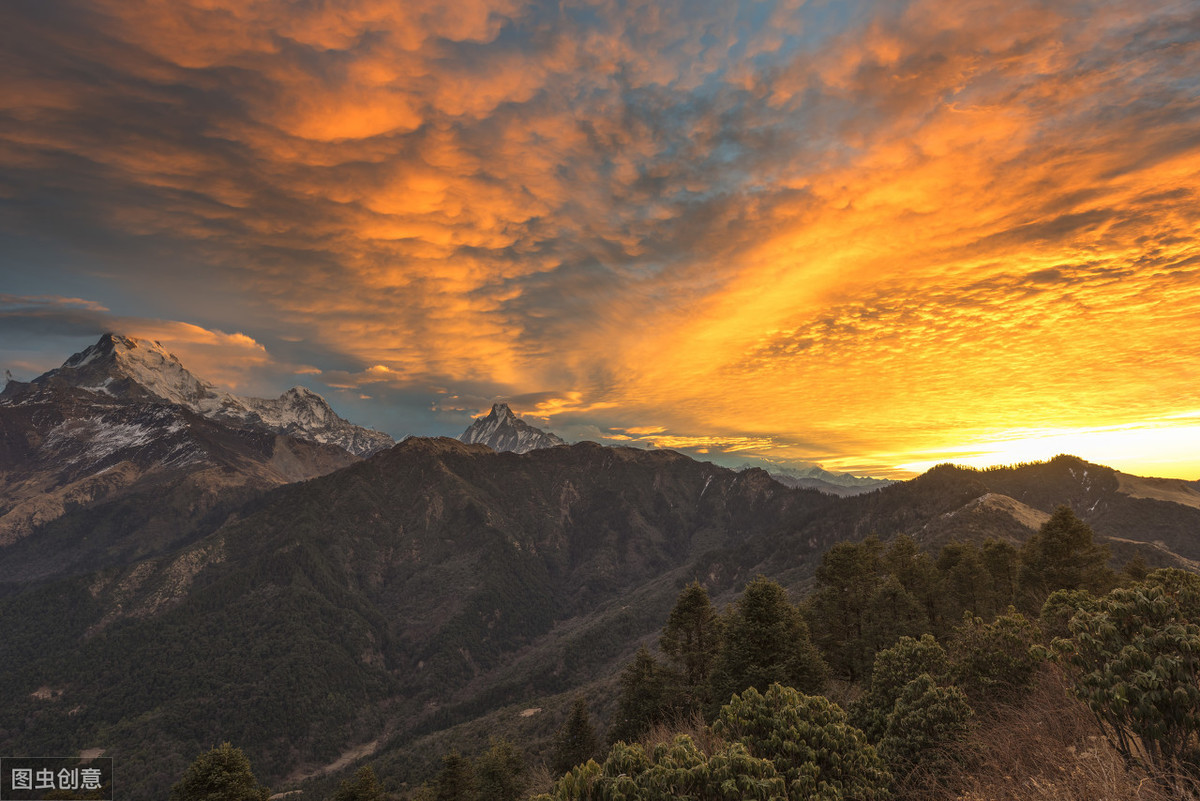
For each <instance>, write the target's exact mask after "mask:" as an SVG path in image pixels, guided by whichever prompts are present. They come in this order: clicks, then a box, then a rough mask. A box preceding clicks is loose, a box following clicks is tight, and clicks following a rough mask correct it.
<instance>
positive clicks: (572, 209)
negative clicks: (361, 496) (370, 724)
mask: <svg viewBox="0 0 1200 801" xmlns="http://www.w3.org/2000/svg"><path fill="white" fill-rule="evenodd" d="M0 68H2V70H3V75H4V76H5V77H4V80H3V86H2V87H0V368H4V369H8V370H10V371H11V373H12V375H13V376H14V377H15V378H17V379H22V380H28V379H29V378H32V377H34V376H36V375H38V374H39V373H41V372H43V371H45V370H47V369H49V368H52V367H54V366H57V365H58V364H60V363H61V362H62V361H63V360H64V359H65V358H66V357H67V356H68V355H70V354H71V353H73V352H76V351H78V350H81V349H82V348H83V347H86V346H87V345H88V344H90V343H91V342H93V341H94V340H95V339H96V338H97V337H98V336H99V335H100V334H101V333H104V332H105V331H116V332H118V333H124V334H126V335H131V336H141V337H149V338H152V339H157V340H159V341H161V342H162V344H163V345H164V346H166V347H168V348H169V349H170V350H172V351H173V352H175V353H176V354H177V355H178V356H179V357H180V358H181V359H182V360H183V362H184V364H185V365H187V366H188V367H189V368H190V369H191V370H192V371H193V372H194V373H196V374H197V375H200V376H202V377H204V378H207V379H209V380H211V381H213V382H214V383H216V384H218V385H220V386H222V387H226V388H229V389H232V390H234V391H237V392H241V393H243V394H257V395H272V396H273V395H277V394H279V393H280V392H282V391H283V390H285V389H287V388H288V387H290V386H293V385H296V384H302V385H305V386H308V387H309V388H311V389H313V390H315V391H317V392H319V393H321V394H322V395H324V396H325V397H326V398H327V399H328V400H329V401H330V403H331V404H332V405H333V406H334V408H335V409H337V410H338V411H339V412H340V413H341V414H342V415H343V416H345V417H347V418H349V419H351V420H353V421H355V422H358V423H362V424H366V425H370V426H372V427H375V428H379V429H381V430H384V431H387V432H388V433H390V434H392V435H393V436H396V437H397V438H399V437H401V436H404V435H406V434H418V435H434V434H441V435H452V436H453V435H457V434H458V433H460V432H461V431H462V430H463V429H464V428H465V427H466V425H467V424H468V423H469V422H470V420H471V418H472V417H473V416H475V415H478V414H480V413H482V412H485V411H487V409H488V408H490V406H491V404H492V403H494V402H498V401H503V402H507V403H509V404H510V406H512V408H513V409H514V410H515V411H517V412H518V413H519V414H521V415H522V416H524V417H525V418H526V419H528V420H529V421H530V422H532V423H534V424H535V425H539V426H541V427H544V428H547V429H549V430H553V431H555V432H557V433H559V434H560V435H562V436H564V437H565V438H566V439H568V440H569V441H575V440H581V439H592V440H596V441H600V442H606V443H611V444H629V445H636V446H639V447H663V448H673V449H677V450H681V451H683V452H686V453H689V454H692V455H695V456H697V457H699V458H704V459H711V460H714V461H718V462H720V463H724V464H739V463H742V462H757V463H767V464H777V465H804V464H820V465H822V466H824V467H825V468H827V469H831V470H837V471H849V472H853V473H856V474H859V475H876V476H887V477H904V476H908V475H912V474H915V473H917V472H920V471H922V470H924V469H927V468H928V467H930V466H932V465H934V464H937V463H939V462H946V461H954V462H958V463H963V464H970V465H975V466H984V465H988V464H1010V463H1014V462H1023V461H1034V460H1040V459H1047V458H1050V457H1052V456H1054V455H1055V454H1058V453H1072V454H1075V455H1079V456H1082V457H1083V458H1085V459H1089V460H1091V461H1095V462H1099V463H1101V464H1107V465H1110V466H1113V467H1116V468H1118V469H1121V470H1125V471H1127V472H1133V473H1138V474H1141V475H1159V476H1172V477H1183V478H1189V479H1200V392H1198V389H1200V384H1198V383H1197V380H1196V378H1197V375H1200V197H1197V194H1198V192H1200V14H1197V13H1196V6H1195V3H1194V0H1188V1H1187V2H1164V1H1162V0H1139V2H1136V3H1134V2H1117V1H1106V0H1078V1H1077V2H1056V1H1055V0H913V1H911V2H908V1H906V0H888V2H855V1H854V0H846V1H840V2H823V1H821V0H809V1H808V2H805V1H804V0H778V1H775V0H766V1H764V2H749V1H748V2H723V1H722V2H712V1H706V0H696V1H695V2H693V0H655V1H654V2H639V1H638V0H628V1H625V2H617V1H615V0H595V1H594V2H589V1H588V0H560V1H559V2H542V1H540V0H535V1H532V2H525V1H524V0H457V1H456V2H454V3H446V2H434V1H433V0H404V2H398V1H397V0H6V1H5V2H4V3H2V4H0Z"/></svg>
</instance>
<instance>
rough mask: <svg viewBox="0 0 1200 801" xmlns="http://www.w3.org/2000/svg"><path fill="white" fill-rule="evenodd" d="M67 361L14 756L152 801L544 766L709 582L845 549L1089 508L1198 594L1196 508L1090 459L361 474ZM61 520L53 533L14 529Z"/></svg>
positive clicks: (447, 459)
mask: <svg viewBox="0 0 1200 801" xmlns="http://www.w3.org/2000/svg"><path fill="white" fill-rule="evenodd" d="M113 346H114V347H120V346H121V343H120V342H117V341H115V340H114V343H113ZM85 353H86V352H85ZM72 358H73V360H74V359H78V361H77V362H76V364H74V365H72V366H71V369H73V370H75V371H76V372H74V373H70V372H68V373H65V374H64V373H59V374H58V375H57V376H54V377H50V378H46V380H44V381H42V380H39V381H34V382H31V384H29V385H22V386H18V387H16V388H15V389H13V388H12V387H11V386H10V389H9V390H6V392H5V395H4V397H3V398H2V399H0V425H2V426H3V429H0V430H2V431H3V437H2V438H0V448H2V449H3V450H0V469H2V470H3V474H2V481H3V483H2V484H0V510H7V511H4V516H3V518H0V520H4V521H8V523H7V524H12V525H14V528H12V529H11V531H14V532H19V533H17V534H14V535H10V536H9V537H8V538H7V539H5V540H3V541H0V576H4V577H5V578H4V580H5V581H7V582H8V584H7V586H6V588H5V591H4V593H3V594H2V595H0V699H3V700H4V703H3V704H0V753H5V754H17V755H20V754H69V753H75V752H78V751H82V750H86V749H102V750H103V751H104V753H105V755H106V756H112V757H114V758H115V759H116V760H117V764H118V765H120V766H122V770H121V775H122V776H123V777H124V778H123V780H122V781H123V792H124V795H125V797H127V798H130V799H134V801H138V799H150V798H161V797H164V796H165V795H166V793H167V790H168V788H169V787H170V785H171V784H172V783H173V782H174V781H176V780H177V779H178V777H179V776H180V775H181V774H182V772H183V770H184V769H185V768H186V766H187V765H188V763H189V762H190V761H191V760H192V759H193V758H194V757H195V756H196V755H197V754H199V753H201V752H203V751H206V750H207V749H208V748H210V747H211V746H212V745H213V744H214V743H219V742H223V741H232V742H234V743H235V744H237V745H238V746H240V747H242V748H243V749H244V750H245V751H246V753H247V754H248V755H249V756H250V758H251V760H252V762H253V764H254V766H255V770H256V773H258V775H259V776H260V777H261V778H262V779H264V780H265V781H266V782H267V783H268V784H269V785H270V786H272V787H273V788H274V789H275V790H276V791H283V790H291V789H296V788H301V789H303V788H308V789H309V790H311V791H313V792H311V793H306V794H305V795H303V796H296V798H299V799H302V798H305V797H313V798H321V797H324V796H323V794H324V793H325V790H326V789H327V787H326V786H325V785H321V784H320V782H322V781H326V780H336V778H338V777H339V775H340V774H338V773H337V771H338V770H341V769H342V768H344V767H346V766H348V765H351V764H352V763H353V762H354V760H355V759H357V758H363V757H369V758H370V759H371V760H372V761H373V762H374V763H375V764H376V765H377V766H379V769H380V771H381V772H385V771H386V774H387V775H388V776H390V777H394V778H395V779H397V780H407V781H410V782H418V781H420V780H421V779H423V778H425V777H426V776H427V775H428V774H427V773H426V772H423V771H427V770H428V764H429V761H430V760H431V759H433V758H434V757H436V755H437V754H438V753H439V752H440V751H444V750H449V748H448V747H446V745H445V744H446V743H447V742H448V739H447V738H448V737H450V736H451V734H453V736H454V738H455V739H454V743H455V747H458V748H466V747H468V745H469V744H471V743H479V742H483V743H486V737H487V736H488V735H490V734H495V733H497V732H508V733H510V734H513V735H514V736H518V737H520V738H522V741H523V742H524V743H525V747H527V748H530V749H532V750H534V751H535V752H536V749H537V748H538V747H539V746H538V744H539V743H541V744H542V745H543V746H544V745H545V743H547V742H548V741H549V738H550V735H551V734H552V733H553V731H554V729H555V728H557V726H558V724H559V722H560V718H559V717H558V711H559V710H560V709H562V708H563V707H564V706H565V704H566V703H567V701H568V699H569V698H570V697H572V696H573V695H575V694H577V693H579V692H583V691H586V692H587V693H588V695H589V697H590V699H591V701H592V703H593V708H594V710H595V712H596V716H597V719H598V720H600V721H601V722H603V720H604V719H605V718H606V716H607V715H608V714H609V713H610V712H611V710H612V708H613V705H614V698H615V692H614V690H613V684H614V681H615V676H616V675H617V674H618V673H619V672H620V670H621V668H622V667H623V666H624V665H625V664H626V663H627V662H628V660H629V659H630V657H631V655H632V654H633V652H634V651H635V650H636V649H637V647H638V645H639V644H641V643H643V642H646V641H648V640H649V639H650V638H652V637H653V636H654V634H655V633H656V632H657V631H658V629H659V627H660V626H661V625H662V621H663V620H664V619H665V617H666V614H667V612H668V611H669V609H670V607H671V605H672V603H673V601H674V599H675V597H676V595H677V594H678V592H679V590H680V589H681V588H682V587H683V586H685V585H686V584H687V583H688V582H690V581H692V580H699V581H700V582H702V583H703V584H704V586H705V587H706V588H707V589H708V591H709V593H710V595H711V596H712V597H713V598H714V600H715V601H716V602H717V603H718V605H720V604H723V603H727V602H729V601H730V600H732V599H733V598H735V597H736V595H737V593H738V591H739V590H740V588H741V587H742V586H743V585H744V584H745V582H746V581H748V580H749V579H752V578H754V577H755V576H756V575H764V576H768V577H771V578H774V579H776V580H777V581H779V582H780V583H782V584H783V585H784V586H785V587H787V588H788V589H789V590H790V591H791V592H792V593H793V595H794V596H795V597H799V595H800V594H801V593H803V592H804V591H805V590H806V588H808V587H809V586H810V584H811V581H812V577H813V574H814V572H815V570H816V568H817V566H818V565H819V564H820V558H821V555H822V553H823V552H824V551H825V550H827V549H828V548H829V547H831V546H832V545H834V544H836V543H838V542H842V541H857V540H861V539H863V538H864V537H866V536H868V535H871V534H875V535H877V536H879V537H881V538H883V539H889V538H892V537H895V536H897V535H900V534H906V535H909V536H912V537H913V538H914V539H915V540H917V542H918V543H919V544H921V545H922V546H923V547H926V548H930V549H932V548H936V547H938V546H939V545H940V544H943V543H945V542H948V541H950V540H979V539H982V538H985V537H998V538H1002V539H1005V540H1008V541H1011V542H1020V541H1022V540H1024V539H1025V538H1027V537H1028V536H1030V535H1031V534H1032V533H1033V532H1034V531H1036V529H1037V527H1038V526H1039V525H1041V523H1042V522H1044V520H1045V519H1046V518H1047V517H1048V515H1049V514H1050V513H1051V512H1053V510H1054V509H1055V507H1056V506H1058V505H1059V504H1066V505H1069V506H1070V507H1071V508H1072V509H1074V510H1075V512H1076V513H1077V514H1078V515H1079V516H1080V517H1081V518H1083V519H1084V520H1086V521H1087V522H1088V523H1089V524H1090V525H1091V526H1092V527H1093V528H1094V529H1095V531H1096V533H1097V535H1098V538H1099V539H1101V541H1103V542H1106V543H1107V544H1109V546H1110V547H1111V548H1112V550H1113V552H1114V555H1115V557H1116V561H1117V563H1118V564H1120V563H1122V562H1124V561H1126V560H1128V559H1130V558H1132V557H1133V556H1140V557H1142V559H1144V560H1145V561H1146V563H1147V564H1149V565H1151V566H1156V565H1172V566H1182V567H1187V568H1191V569H1195V568H1196V567H1197V566H1198V565H1200V537H1198V536H1197V532H1200V487H1197V485H1195V484H1192V483H1189V482H1181V481H1173V480H1165V479H1152V478H1142V477H1136V476H1130V475H1126V474H1123V473H1119V472H1117V471H1115V470H1112V469H1110V468H1107V467H1103V466H1100V465H1095V464H1090V463H1087V462H1084V461H1082V460H1080V459H1077V458H1075V457H1070V456H1060V457H1057V458H1055V459H1054V460H1051V461H1050V462H1046V463H1040V464H1032V465H1023V466H1019V467H1011V468H1002V469H994V470H986V471H977V470H970V469H965V468H960V467H954V466H951V465H943V466H940V467H938V468H935V469H933V470H931V471H929V472H928V473H926V474H925V475H922V476H920V477H918V478H916V479H913V480H911V481H906V482H898V483H893V484H890V485H888V486H883V487H880V488H878V489H874V490H872V491H869V492H865V493H863V494H859V495H855V496H852V497H837V496H833V495H829V494H825V493H822V492H817V491H814V490H811V489H803V488H792V487H787V486H784V485H783V484H781V483H779V482H778V481H776V480H775V479H774V478H772V477H771V476H770V475H768V474H767V473H766V472H764V471H763V470H760V469H747V470H742V471H734V470H729V469H725V468H722V467H719V466H716V465H713V464H710V463H707V462H698V461H695V460H693V459H691V458H689V457H687V456H684V455H682V454H678V453H674V452H671V451H665V450H639V449H633V448H624V447H603V446H600V445H597V444H594V443H587V442H583V443H578V444H574V445H558V446H556V447H545V448H536V449H533V450H530V451H528V452H525V453H515V452H511V451H498V450H496V449H494V448H493V447H490V446H485V445H483V444H480V443H465V442H461V441H458V440H454V439H449V438H422V437H411V438H409V439H407V440H405V441H403V442H401V443H399V444H397V445H395V446H394V447H391V448H387V449H382V450H378V451H376V452H375V453H373V454H371V455H370V456H368V457H367V458H361V457H359V456H357V455H355V454H353V453H350V452H349V451H347V450H345V449H344V448H341V447H338V446H336V445H334V444H332V443H319V442H314V441H311V440H306V439H301V438H300V437H298V436H297V435H296V434H294V433H281V432H279V431H273V430H270V429H267V428H265V424H259V423H250V424H246V425H241V424H238V425H234V424H233V423H235V422H236V420H235V419H233V418H229V417H227V418H225V419H218V418H216V417H212V416H209V415H208V414H204V413H202V412H201V410H198V409H196V408H193V406H192V405H190V403H195V402H196V401H195V397H196V395H195V394H194V393H190V392H183V391H182V390H181V391H180V394H178V396H177V397H178V398H179V399H180V400H184V401H189V403H181V402H168V401H167V400H166V399H165V397H164V395H163V394H159V392H166V391H168V390H167V389H165V388H163V387H162V386H161V385H159V389H158V390H157V391H155V392H150V391H149V390H148V389H147V387H146V386H145V384H143V383H142V382H141V381H136V380H133V381H132V383H131V384H130V385H125V384H122V383H121V382H122V381H123V380H124V379H122V378H120V377H113V376H112V375H111V374H106V375H100V374H99V373H96V372H92V374H90V375H87V376H83V373H82V372H81V371H88V370H89V368H92V365H93V364H95V363H96V362H97V361H99V360H100V359H101V358H103V356H99V357H96V358H95V359H92V360H90V361H89V360H88V359H87V357H86V356H81V357H72ZM118 358H120V357H118ZM69 361H71V360H69ZM176 361H177V360H176ZM161 363H162V364H163V365H168V366H167V367H166V369H167V370H168V371H172V372H173V371H174V368H173V367H170V366H169V365H170V364H171V361H170V360H169V359H164V360H163V361H162V362H161ZM67 368H68V365H64V367H63V368H60V370H67ZM92 369H93V370H94V368H92ZM53 372H57V371H52V373H53ZM48 375H51V374H48ZM72 376H74V377H75V378H72ZM109 377H113V380H112V381H109V382H108V383H107V384H104V382H105V381H106V380H107V379H108V378H109ZM126 378H131V377H130V376H126ZM143 378H144V379H145V380H146V382H147V383H154V382H153V381H152V380H151V379H150V378H149V377H146V376H144V375H143ZM73 381H78V382H79V383H82V384H83V386H78V385H76V383H73ZM92 382H95V383H92ZM101 385H103V386H104V387H105V389H106V390H107V391H105V390H100V389H97V387H99V386H101ZM170 386H171V387H179V386H183V387H184V389H186V388H187V386H189V385H188V384H187V383H186V382H174V383H171V384H170ZM201 394H202V395H203V396H204V397H207V395H206V394H204V393H201ZM201 404H202V405H203V401H201ZM234 417H236V416H234ZM510 417H513V416H512V414H511V410H508V409H507V407H502V406H501V405H498V406H497V407H496V408H494V409H493V410H492V412H491V413H490V414H489V415H488V416H486V417H484V418H481V419H480V420H479V421H476V423H477V424H478V423H482V424H481V425H479V429H478V430H483V429H485V428H487V427H488V426H491V433H495V432H496V431H498V430H500V429H501V428H503V427H504V426H506V425H508V426H512V424H511V423H510V422H509V420H508V418H510ZM489 418H491V419H492V421H493V422H492V423H488V422H487V421H488V420H489ZM514 419H515V418H514ZM518 422H520V421H518ZM472 425H473V427H474V426H475V425H476V424H472ZM513 427H514V428H517V429H518V430H519V427H516V426H513ZM463 436H464V438H465V437H466V434H465V433H464V435H463ZM510 441H511V440H510ZM285 467H286V469H285ZM55 471H57V472H55ZM272 471H274V472H272ZM109 475H117V476H121V477H122V478H120V480H118V481H114V482H113V485H112V486H111V487H108V488H107V489H104V488H98V489H94V490H93V489H92V488H93V487H96V486H98V485H100V484H102V483H103V482H104V481H106V480H107V479H105V477H106V476H109ZM218 476H219V477H222V480H225V481H227V482H228V484H224V485H223V484H219V483H216V482H217V477H218ZM22 477H24V478H22ZM55 481H60V482H61V484H55V483H54V482H55ZM23 482H24V483H23ZM38 482H41V483H38ZM106 486H107V485H106ZM71 488H75V490H77V491H78V492H79V493H81V494H80V495H78V496H76V497H77V498H78V500H71V499H70V498H69V497H68V496H69V492H70V490H71ZM85 489H86V490H88V491H94V493H95V494H94V497H90V498H89V496H86V495H85V494H82V493H83V492H84V490H85ZM39 492H40V493H42V495H39V494H38V493H39ZM64 493H65V494H64ZM105 493H107V494H105ZM42 496H45V498H47V499H49V500H47V501H46V504H47V509H48V511H46V512H45V516H46V517H45V519H41V518H36V517H29V516H26V517H25V518H21V519H28V521H29V522H28V523H27V524H26V525H25V527H24V528H20V527H18V526H15V521H16V520H17V516H13V517H12V518H11V519H10V515H12V512H13V510H14V509H17V508H18V507H20V508H23V509H25V510H27V511H29V510H32V509H33V507H34V506H36V501H37V499H38V498H39V497H42ZM22 504H24V506H22ZM55 504H57V506H55ZM51 507H53V508H51ZM59 507H61V508H59ZM472 738H474V739H472ZM327 774H328V776H330V777H332V779H326V778H322V777H326V775H327ZM306 780H307V782H306ZM314 788H316V789H314ZM322 788H325V789H322ZM318 790H319V791H320V792H318Z"/></svg>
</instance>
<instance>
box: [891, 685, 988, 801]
mask: <svg viewBox="0 0 1200 801" xmlns="http://www.w3.org/2000/svg"><path fill="white" fill-rule="evenodd" d="M971 716H972V712H971V706H970V704H968V703H967V697H966V695H964V694H963V692H962V690H960V689H958V688H957V687H940V686H938V684H937V682H936V681H935V680H934V678H933V677H932V676H930V675H929V674H928V673H922V674H921V675H920V676H918V677H916V678H915V679H913V680H912V681H910V682H909V683H908V684H906V685H905V686H904V690H903V691H902V692H901V693H900V697H899V698H897V699H896V703H895V706H894V707H893V708H892V712H891V714H889V715H888V718H887V730H886V731H885V732H884V735H883V739H882V740H880V742H879V754H880V756H882V757H883V758H884V760H886V762H887V763H888V767H889V768H890V769H891V771H892V773H893V774H895V775H896V777H897V778H900V777H903V776H907V775H908V774H909V773H912V772H913V771H914V770H916V769H921V770H923V771H925V772H927V773H941V772H943V770H944V769H945V768H946V766H947V764H948V763H949V761H950V759H949V757H948V756H947V755H946V752H945V750H944V749H945V747H946V746H948V745H951V744H953V743H956V742H958V741H960V740H962V739H963V738H964V737H965V736H966V735H967V733H968V732H969V731H970V728H971V726H970V721H971Z"/></svg>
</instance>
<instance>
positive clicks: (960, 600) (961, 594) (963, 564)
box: [937, 542, 997, 634]
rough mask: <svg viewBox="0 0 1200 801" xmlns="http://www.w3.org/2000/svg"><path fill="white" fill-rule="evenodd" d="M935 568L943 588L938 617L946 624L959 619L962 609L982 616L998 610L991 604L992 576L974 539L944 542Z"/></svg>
mask: <svg viewBox="0 0 1200 801" xmlns="http://www.w3.org/2000/svg"><path fill="white" fill-rule="evenodd" d="M937 570H938V575H939V578H940V581H941V588H942V608H941V614H940V617H941V619H942V621H943V623H944V624H945V625H953V623H954V622H955V621H958V620H961V619H962V616H963V612H970V613H971V614H972V615H977V616H979V617H981V618H984V619H985V620H991V619H992V617H994V615H995V612H996V611H997V610H995V609H992V608H991V603H992V592H991V584H992V577H991V575H990V574H989V573H988V570H987V568H986V567H984V564H983V560H982V559H981V558H980V556H979V549H978V548H977V547H975V544H974V543H970V542H950V543H947V544H946V545H945V546H943V547H942V550H941V551H939V552H938V558H937ZM939 633H941V634H944V633H945V632H944V631H943V632H939Z"/></svg>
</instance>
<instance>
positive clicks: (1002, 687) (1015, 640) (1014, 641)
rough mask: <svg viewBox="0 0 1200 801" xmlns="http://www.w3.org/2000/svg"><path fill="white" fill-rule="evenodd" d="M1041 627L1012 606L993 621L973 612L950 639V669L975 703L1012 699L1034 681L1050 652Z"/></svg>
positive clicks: (976, 704)
mask: <svg viewBox="0 0 1200 801" xmlns="http://www.w3.org/2000/svg"><path fill="white" fill-rule="evenodd" d="M1041 639H1042V637H1041V631H1039V629H1038V627H1037V626H1036V625H1034V624H1033V623H1032V622H1031V621H1030V620H1029V619H1028V618H1026V617H1025V616H1024V615H1022V614H1021V613H1020V612H1017V611H1016V610H1015V609H1013V608H1012V607H1011V606H1010V607H1009V608H1008V613H1007V614H1004V615H1001V616H1000V617H998V618H996V619H995V620H994V621H992V622H991V623H984V622H983V619H982V618H978V617H975V616H973V615H971V614H970V613H967V614H965V615H963V622H962V625H960V626H959V627H958V628H956V629H955V630H954V636H953V638H952V639H951V642H950V663H951V675H952V677H953V679H954V682H955V684H957V685H958V686H959V687H961V688H962V689H963V690H964V691H966V693H967V697H968V698H970V699H971V704H972V706H975V707H977V708H978V707H979V706H980V705H988V704H992V703H1010V702H1012V701H1016V700H1018V699H1020V698H1021V697H1022V696H1023V695H1024V694H1025V693H1027V692H1028V691H1029V689H1030V688H1031V687H1032V686H1033V680H1034V674H1035V673H1036V671H1037V668H1038V665H1039V664H1040V663H1041V662H1042V661H1044V660H1045V658H1046V656H1047V652H1046V650H1045V648H1044V647H1043V646H1042V645H1041Z"/></svg>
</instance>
